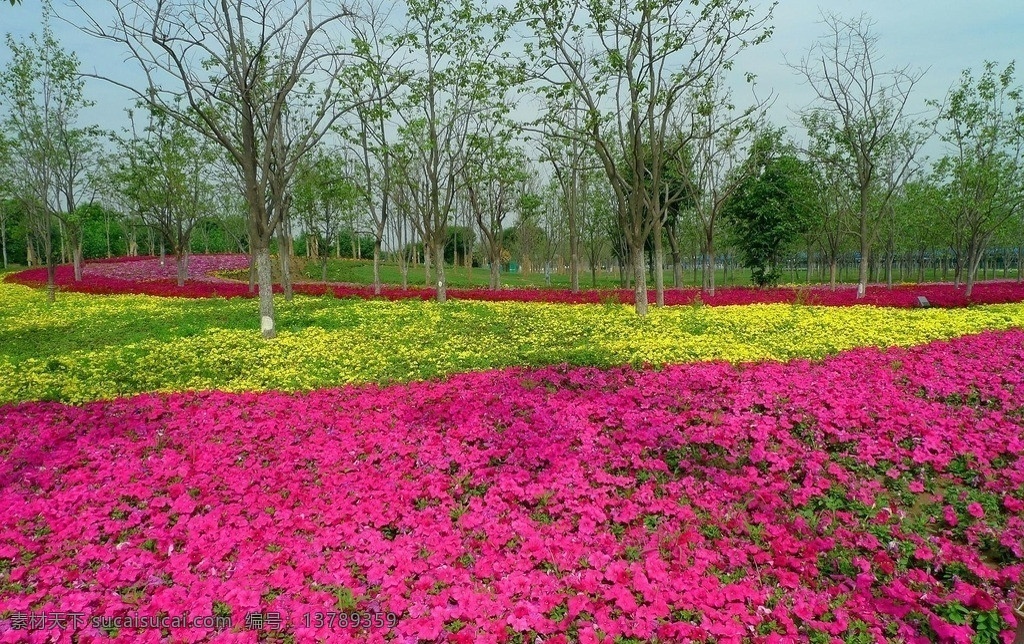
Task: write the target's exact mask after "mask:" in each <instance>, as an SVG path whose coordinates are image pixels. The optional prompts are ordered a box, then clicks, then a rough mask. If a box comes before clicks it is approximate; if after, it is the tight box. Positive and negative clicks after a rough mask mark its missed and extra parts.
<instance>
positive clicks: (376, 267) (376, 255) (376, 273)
mask: <svg viewBox="0 0 1024 644" xmlns="http://www.w3.org/2000/svg"><path fill="white" fill-rule="evenodd" d="M373 294H374V295H380V235H378V236H376V237H374V239H373Z"/></svg>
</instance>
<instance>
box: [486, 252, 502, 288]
mask: <svg viewBox="0 0 1024 644" xmlns="http://www.w3.org/2000/svg"><path fill="white" fill-rule="evenodd" d="M494 255H495V254H494V253H492V254H491V257H489V258H488V261H490V263H491V266H490V269H491V271H490V273H491V275H490V278H489V279H488V282H487V285H488V287H489V288H490V289H491V290H492V291H496V290H498V288H499V287H500V286H501V256H500V255H499V256H498V257H495V256H494Z"/></svg>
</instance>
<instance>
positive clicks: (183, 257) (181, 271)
mask: <svg viewBox="0 0 1024 644" xmlns="http://www.w3.org/2000/svg"><path fill="white" fill-rule="evenodd" d="M187 257H188V255H187V251H179V252H178V253H177V254H176V255H175V258H174V260H175V262H176V263H177V265H178V286H185V280H186V279H187V278H188V263H187Z"/></svg>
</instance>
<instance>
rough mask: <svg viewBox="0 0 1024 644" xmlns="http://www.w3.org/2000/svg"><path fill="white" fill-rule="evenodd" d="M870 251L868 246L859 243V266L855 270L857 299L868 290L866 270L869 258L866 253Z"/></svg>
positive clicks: (868, 266)
mask: <svg viewBox="0 0 1024 644" xmlns="http://www.w3.org/2000/svg"><path fill="white" fill-rule="evenodd" d="M869 252H870V248H867V249H866V248H865V244H863V243H861V245H860V267H859V270H858V271H857V299H858V300H859V299H861V298H863V297H864V296H865V295H866V294H867V292H868V270H869V269H870V267H871V259H870V257H869V256H868V255H867V254H866V253H869Z"/></svg>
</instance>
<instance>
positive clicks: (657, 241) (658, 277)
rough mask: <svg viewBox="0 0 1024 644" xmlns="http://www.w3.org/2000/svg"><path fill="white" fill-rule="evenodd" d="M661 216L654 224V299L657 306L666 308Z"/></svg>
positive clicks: (656, 218)
mask: <svg viewBox="0 0 1024 644" xmlns="http://www.w3.org/2000/svg"><path fill="white" fill-rule="evenodd" d="M661 230H662V225H661V216H660V215H659V216H657V217H655V222H654V231H653V233H652V234H653V235H654V262H652V263H653V264H654V267H653V268H654V298H655V304H656V306H659V307H662V306H665V248H664V245H663V243H662V239H661Z"/></svg>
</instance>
